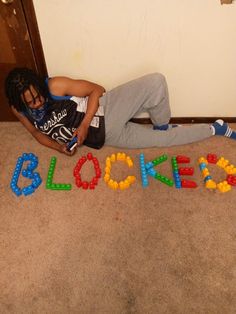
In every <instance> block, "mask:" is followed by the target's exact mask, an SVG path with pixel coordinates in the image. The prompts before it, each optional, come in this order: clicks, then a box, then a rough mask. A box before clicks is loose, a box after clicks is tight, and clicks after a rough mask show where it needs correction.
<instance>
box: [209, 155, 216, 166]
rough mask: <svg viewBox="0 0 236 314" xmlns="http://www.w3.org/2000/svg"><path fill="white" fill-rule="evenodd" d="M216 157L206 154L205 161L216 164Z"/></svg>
mask: <svg viewBox="0 0 236 314" xmlns="http://www.w3.org/2000/svg"><path fill="white" fill-rule="evenodd" d="M217 160H218V158H217V156H216V154H207V161H208V162H209V163H211V164H216V163H217Z"/></svg>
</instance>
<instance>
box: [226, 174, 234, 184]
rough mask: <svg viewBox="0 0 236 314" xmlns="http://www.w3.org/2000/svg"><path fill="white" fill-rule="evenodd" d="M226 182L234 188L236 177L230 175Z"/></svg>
mask: <svg viewBox="0 0 236 314" xmlns="http://www.w3.org/2000/svg"><path fill="white" fill-rule="evenodd" d="M226 181H227V182H228V183H229V184H230V185H233V186H236V176H233V175H231V174H229V175H228V176H227V178H226Z"/></svg>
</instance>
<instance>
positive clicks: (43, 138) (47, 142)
mask: <svg viewBox="0 0 236 314" xmlns="http://www.w3.org/2000/svg"><path fill="white" fill-rule="evenodd" d="M11 109H12V112H13V113H14V115H15V116H16V117H17V119H18V120H19V121H20V122H21V123H22V124H23V125H24V127H25V128H26V129H27V130H28V131H29V133H30V134H31V135H32V136H33V137H34V138H35V139H36V140H37V141H38V142H39V143H40V144H42V145H44V146H47V147H49V148H52V149H54V150H57V151H58V152H60V153H64V154H66V155H73V153H74V152H75V150H73V151H72V152H69V151H67V149H66V144H64V145H61V144H59V143H57V142H56V141H55V140H53V139H51V138H50V137H48V136H47V135H45V134H43V133H41V132H40V131H39V130H37V129H36V128H35V127H34V126H33V125H32V124H31V123H30V121H29V120H28V119H27V118H26V117H25V116H23V115H22V114H20V113H19V112H18V111H17V110H16V109H15V108H13V107H11Z"/></svg>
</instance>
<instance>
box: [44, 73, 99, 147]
mask: <svg viewBox="0 0 236 314" xmlns="http://www.w3.org/2000/svg"><path fill="white" fill-rule="evenodd" d="M48 87H49V91H50V92H51V94H53V95H56V96H65V95H70V96H77V97H86V96H88V104H87V111H86V113H85V116H84V119H83V121H82V122H81V124H80V126H79V127H78V129H77V130H76V131H75V133H74V135H78V142H79V144H80V145H81V144H83V142H84V140H85V139H86V137H87V134H88V128H89V125H90V123H91V121H92V119H93V117H94V115H95V113H96V111H97V109H98V106H99V98H100V97H101V96H102V95H103V93H104V92H105V89H104V88H103V87H102V86H100V85H98V84H95V83H92V82H89V81H85V80H74V79H71V78H68V77H62V76H60V77H59V76H58V77H54V78H51V79H50V80H49V82H48Z"/></svg>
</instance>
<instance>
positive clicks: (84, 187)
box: [82, 181, 89, 190]
mask: <svg viewBox="0 0 236 314" xmlns="http://www.w3.org/2000/svg"><path fill="white" fill-rule="evenodd" d="M88 187H89V183H88V182H87V181H84V182H82V188H83V189H84V190H87V189H88Z"/></svg>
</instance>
